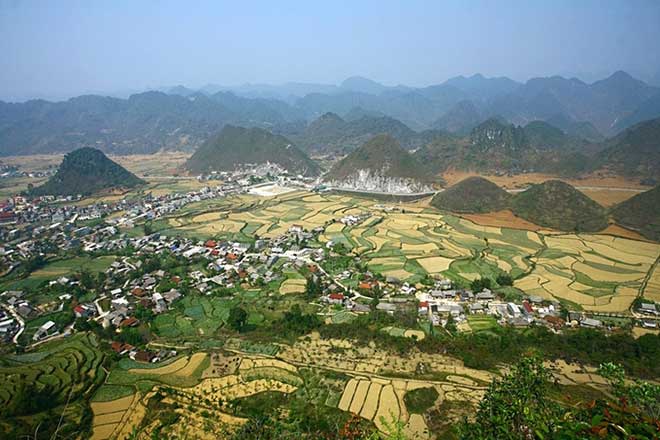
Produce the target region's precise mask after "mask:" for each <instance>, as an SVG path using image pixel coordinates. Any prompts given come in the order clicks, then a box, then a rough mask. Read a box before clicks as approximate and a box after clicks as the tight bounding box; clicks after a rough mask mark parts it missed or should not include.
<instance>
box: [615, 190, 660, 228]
mask: <svg viewBox="0 0 660 440" xmlns="http://www.w3.org/2000/svg"><path fill="white" fill-rule="evenodd" d="M612 217H613V218H614V219H615V220H616V221H617V223H619V224H620V225H621V226H625V227H626V228H630V229H634V230H636V231H639V233H640V234H642V235H643V236H644V237H646V238H648V239H651V240H656V241H660V186H656V187H655V188H653V189H651V190H649V191H646V192H643V193H641V194H637V195H636V196H633V197H631V198H630V199H628V200H626V201H624V202H621V203H619V204H618V205H616V206H615V207H614V208H613V209H612Z"/></svg>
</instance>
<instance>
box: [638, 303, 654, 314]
mask: <svg viewBox="0 0 660 440" xmlns="http://www.w3.org/2000/svg"><path fill="white" fill-rule="evenodd" d="M639 311H640V312H641V313H648V314H650V315H655V314H657V313H658V310H657V309H656V307H655V304H653V303H642V304H641V305H640V306H639Z"/></svg>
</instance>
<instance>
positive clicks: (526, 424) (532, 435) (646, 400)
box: [458, 357, 660, 440]
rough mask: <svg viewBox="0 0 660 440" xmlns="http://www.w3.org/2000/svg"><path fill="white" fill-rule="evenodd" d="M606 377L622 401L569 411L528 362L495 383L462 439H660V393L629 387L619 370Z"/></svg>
mask: <svg viewBox="0 0 660 440" xmlns="http://www.w3.org/2000/svg"><path fill="white" fill-rule="evenodd" d="M600 372H601V374H603V375H604V377H606V378H608V380H609V381H610V384H611V385H612V387H613V389H614V393H615V395H616V396H617V398H618V401H613V400H610V399H604V400H603V399H599V400H592V401H591V402H587V403H583V404H580V405H577V406H574V407H573V406H571V407H568V408H567V407H563V406H562V405H561V404H560V403H559V402H558V401H556V400H555V399H553V397H552V395H553V394H551V391H552V387H553V385H552V382H551V380H552V375H551V374H550V372H549V371H548V370H547V369H546V368H545V367H544V366H543V363H542V362H541V360H540V359H539V358H535V357H525V358H522V359H521V360H520V361H519V362H518V363H517V364H516V365H514V366H513V368H512V370H511V373H509V374H506V375H504V377H502V378H501V379H499V380H498V379H496V380H494V381H493V383H491V385H490V386H489V388H488V391H487V392H486V395H485V396H484V398H483V400H482V401H481V402H480V403H479V408H478V410H477V415H476V418H475V420H474V421H473V422H468V421H467V419H466V420H465V421H463V423H462V424H461V425H460V427H459V428H458V434H459V438H461V439H465V440H471V439H485V438H497V439H505V440H518V439H520V440H527V439H561V440H564V439H575V440H577V439H600V438H608V439H633V438H634V439H639V440H641V439H655V438H660V420H659V419H658V411H659V409H660V404H659V402H660V387H658V386H657V385H654V384H648V383H645V382H641V381H635V383H634V384H633V385H627V384H626V383H625V382H624V380H623V378H624V375H623V369H621V367H619V366H617V365H614V364H604V365H602V366H601V369H600ZM554 395H556V390H555V393H554Z"/></svg>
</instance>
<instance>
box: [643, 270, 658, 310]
mask: <svg viewBox="0 0 660 440" xmlns="http://www.w3.org/2000/svg"><path fill="white" fill-rule="evenodd" d="M644 298H648V299H650V300H651V301H655V302H660V264H657V265H656V266H655V269H654V270H653V273H651V276H650V277H649V280H648V282H647V283H646V287H645V288H644Z"/></svg>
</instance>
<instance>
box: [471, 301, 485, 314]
mask: <svg viewBox="0 0 660 440" xmlns="http://www.w3.org/2000/svg"><path fill="white" fill-rule="evenodd" d="M469 310H470V313H472V314H476V313H483V312H484V306H483V305H481V304H479V303H474V304H470V306H469Z"/></svg>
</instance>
